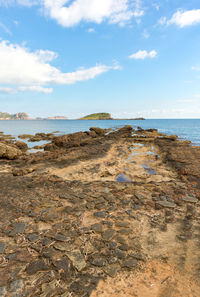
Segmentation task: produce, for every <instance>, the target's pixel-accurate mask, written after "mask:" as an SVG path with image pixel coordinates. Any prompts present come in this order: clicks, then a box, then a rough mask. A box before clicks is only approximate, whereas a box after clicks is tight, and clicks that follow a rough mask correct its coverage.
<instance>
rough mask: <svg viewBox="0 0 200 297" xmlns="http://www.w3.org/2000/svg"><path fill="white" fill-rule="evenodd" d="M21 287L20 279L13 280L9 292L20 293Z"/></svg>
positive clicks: (22, 284) (22, 285) (21, 281)
mask: <svg viewBox="0 0 200 297" xmlns="http://www.w3.org/2000/svg"><path fill="white" fill-rule="evenodd" d="M23 287H24V282H23V280H22V279H19V280H15V281H13V282H12V283H11V284H10V291H11V292H18V291H21V290H22V289H23Z"/></svg>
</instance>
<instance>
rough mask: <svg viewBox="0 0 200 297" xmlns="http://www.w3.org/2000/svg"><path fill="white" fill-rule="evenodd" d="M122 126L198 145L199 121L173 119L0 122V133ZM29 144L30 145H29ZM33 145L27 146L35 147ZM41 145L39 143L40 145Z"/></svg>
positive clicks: (13, 133)
mask: <svg viewBox="0 0 200 297" xmlns="http://www.w3.org/2000/svg"><path fill="white" fill-rule="evenodd" d="M124 125H133V127H137V126H140V127H142V128H144V129H147V128H156V129H158V131H159V132H162V133H165V134H169V135H170V134H176V135H178V136H179V138H182V139H188V140H191V141H192V143H193V144H195V145H200V119H187V120H185V119H182V120H180V119H177V120H176V119H173V120H170V119H169V120H168V119H167V120H166V119H163V120H160V119H159V120H158V119H154V120H145V121H134V120H100V121H95V120H94V121H92V120H91V121H90V120H88V121H84V120H42V121H39V120H30V121H0V131H2V132H4V133H5V134H11V135H13V136H15V137H17V136H18V135H20V134H35V133H38V132H44V133H50V132H53V131H59V134H64V133H74V132H78V131H88V130H89V128H90V127H92V126H93V127H94V126H96V127H100V128H115V127H123V126H124ZM29 144H30V143H29ZM37 144H38V143H33V144H31V145H29V146H34V145H37ZM40 144H41V143H40Z"/></svg>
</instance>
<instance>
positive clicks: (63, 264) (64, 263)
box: [54, 258, 69, 272]
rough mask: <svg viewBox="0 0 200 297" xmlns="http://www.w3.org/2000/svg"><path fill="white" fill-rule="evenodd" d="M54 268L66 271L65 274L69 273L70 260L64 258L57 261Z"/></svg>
mask: <svg viewBox="0 0 200 297" xmlns="http://www.w3.org/2000/svg"><path fill="white" fill-rule="evenodd" d="M54 266H55V267H56V268H58V269H62V270H64V271H65V272H68V271H69V260H67V259H66V258H63V259H61V260H58V261H55V262H54Z"/></svg>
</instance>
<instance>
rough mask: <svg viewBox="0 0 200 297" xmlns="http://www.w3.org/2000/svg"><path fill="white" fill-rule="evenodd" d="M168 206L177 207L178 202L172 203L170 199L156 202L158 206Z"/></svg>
mask: <svg viewBox="0 0 200 297" xmlns="http://www.w3.org/2000/svg"><path fill="white" fill-rule="evenodd" d="M157 206H158V207H159V206H160V207H164V208H165V207H166V208H175V207H176V204H175V203H172V202H169V201H158V202H156V207H157Z"/></svg>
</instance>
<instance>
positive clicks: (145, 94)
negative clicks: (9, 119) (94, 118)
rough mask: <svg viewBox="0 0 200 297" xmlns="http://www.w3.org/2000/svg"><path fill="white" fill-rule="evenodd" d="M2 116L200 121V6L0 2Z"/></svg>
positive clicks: (141, 0) (119, 0)
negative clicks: (105, 116) (108, 115)
mask: <svg viewBox="0 0 200 297" xmlns="http://www.w3.org/2000/svg"><path fill="white" fill-rule="evenodd" d="M0 111H1V112H9V113H17V112H26V113H28V114H29V115H30V116H31V117H48V116H59V115H60V116H66V117H68V118H79V117H80V116H82V115H86V114H90V113H96V112H110V113H111V114H112V116H113V117H116V118H133V117H141V116H142V117H145V118H200V1H199V0H190V1H188V0H187V1H186V0H155V1H154V0H0Z"/></svg>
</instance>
